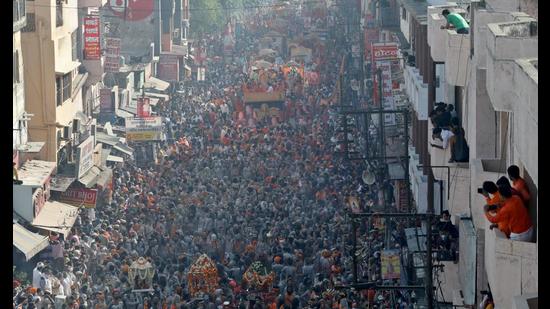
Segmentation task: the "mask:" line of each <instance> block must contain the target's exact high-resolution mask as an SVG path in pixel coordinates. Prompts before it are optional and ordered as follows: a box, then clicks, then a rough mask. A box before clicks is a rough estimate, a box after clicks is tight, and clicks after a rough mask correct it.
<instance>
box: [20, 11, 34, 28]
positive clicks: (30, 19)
mask: <svg viewBox="0 0 550 309" xmlns="http://www.w3.org/2000/svg"><path fill="white" fill-rule="evenodd" d="M34 20H35V15H34V13H27V25H25V27H23V28H22V29H21V32H34V31H36V27H35V26H34Z"/></svg>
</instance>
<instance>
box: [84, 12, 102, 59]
mask: <svg viewBox="0 0 550 309" xmlns="http://www.w3.org/2000/svg"><path fill="white" fill-rule="evenodd" d="M100 58H101V45H100V37H99V16H86V17H84V59H86V60H99V59H100Z"/></svg>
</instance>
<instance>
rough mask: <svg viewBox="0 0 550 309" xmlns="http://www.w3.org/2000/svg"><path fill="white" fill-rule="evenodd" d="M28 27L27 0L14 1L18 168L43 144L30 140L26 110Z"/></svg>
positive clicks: (15, 121)
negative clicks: (24, 47)
mask: <svg viewBox="0 0 550 309" xmlns="http://www.w3.org/2000/svg"><path fill="white" fill-rule="evenodd" d="M26 25H27V16H26V6H25V0H14V1H13V155H14V163H15V164H16V165H17V166H18V165H19V163H20V162H22V161H24V160H26V159H27V158H32V156H33V155H35V154H37V153H38V152H39V151H40V149H41V148H42V146H43V145H44V143H43V142H31V141H29V139H28V125H27V124H28V121H29V120H30V117H31V116H32V114H29V113H27V111H26V109H25V83H24V81H25V78H24V74H23V51H22V44H21V29H23V28H24V27H25V26H26Z"/></svg>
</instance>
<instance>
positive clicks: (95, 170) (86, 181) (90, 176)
mask: <svg viewBox="0 0 550 309" xmlns="http://www.w3.org/2000/svg"><path fill="white" fill-rule="evenodd" d="M100 173H101V169H99V167H97V166H95V165H94V166H92V168H90V170H89V171H87V172H86V173H85V174H84V175H83V176H82V177H80V178H79V179H78V181H79V182H80V183H81V184H83V185H84V186H86V188H91V187H93V186H94V185H95V184H96V183H97V179H98V177H99V174H100Z"/></svg>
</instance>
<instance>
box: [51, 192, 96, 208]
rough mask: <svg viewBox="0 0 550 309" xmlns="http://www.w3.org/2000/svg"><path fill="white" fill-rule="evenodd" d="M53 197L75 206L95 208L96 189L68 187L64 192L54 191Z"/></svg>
mask: <svg viewBox="0 0 550 309" xmlns="http://www.w3.org/2000/svg"><path fill="white" fill-rule="evenodd" d="M54 192H55V193H54V196H53V198H54V199H55V200H57V201H59V202H63V203H67V204H69V205H73V206H76V207H80V206H83V207H85V208H95V206H96V202H97V189H85V188H69V189H67V191H65V192H57V191H54Z"/></svg>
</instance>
